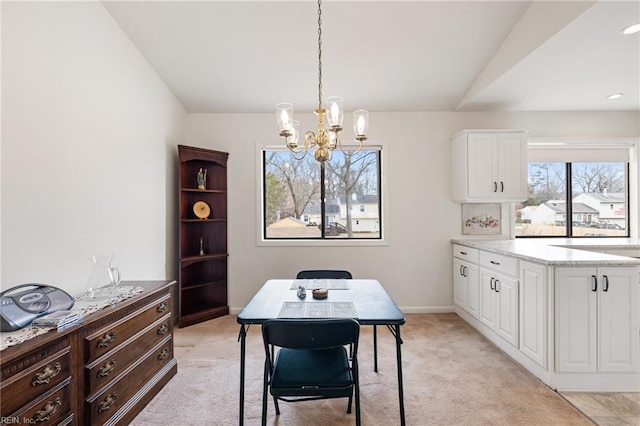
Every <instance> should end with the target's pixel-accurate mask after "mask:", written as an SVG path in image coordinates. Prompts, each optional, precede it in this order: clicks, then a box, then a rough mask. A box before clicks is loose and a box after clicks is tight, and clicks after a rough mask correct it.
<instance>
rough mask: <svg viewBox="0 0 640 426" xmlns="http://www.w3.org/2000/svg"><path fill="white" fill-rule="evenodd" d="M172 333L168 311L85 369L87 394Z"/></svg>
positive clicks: (91, 392) (101, 385) (105, 383)
mask: <svg viewBox="0 0 640 426" xmlns="http://www.w3.org/2000/svg"><path fill="white" fill-rule="evenodd" d="M171 333H172V322H171V314H170V313H168V314H166V315H165V316H163V317H162V318H160V319H159V320H158V321H156V322H154V323H153V324H150V325H149V326H147V327H146V328H144V329H143V330H141V331H140V332H139V333H138V334H136V335H134V336H133V338H132V339H130V340H129V341H128V342H125V344H123V345H120V346H118V347H117V348H116V349H115V350H113V351H111V352H109V353H107V354H105V355H104V356H102V357H100V358H98V359H97V360H96V361H94V362H93V363H91V364H88V365H87V366H86V367H85V369H86V372H85V389H86V394H88V395H91V394H93V393H94V392H95V391H96V390H98V389H99V388H101V387H103V386H105V385H107V384H108V383H109V382H110V381H111V380H113V379H114V378H115V377H117V376H118V375H119V374H120V373H121V372H122V371H124V370H126V369H127V368H128V367H129V366H130V365H131V364H133V363H134V362H135V361H137V360H138V359H140V357H142V356H143V355H144V354H145V353H146V352H147V351H148V350H149V348H151V347H153V346H155V345H156V344H157V343H158V342H160V341H161V340H162V339H164V338H165V337H166V336H170V335H171Z"/></svg>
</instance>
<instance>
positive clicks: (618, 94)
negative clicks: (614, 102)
mask: <svg viewBox="0 0 640 426" xmlns="http://www.w3.org/2000/svg"><path fill="white" fill-rule="evenodd" d="M621 97H622V93H614V94H613V95H609V96H607V99H618V98H621Z"/></svg>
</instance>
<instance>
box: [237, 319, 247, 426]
mask: <svg viewBox="0 0 640 426" xmlns="http://www.w3.org/2000/svg"><path fill="white" fill-rule="evenodd" d="M246 337H247V330H246V329H245V328H244V324H242V325H241V326H240V333H239V334H238V340H240V414H239V417H238V424H239V425H240V426H242V425H243V424H244V357H245V350H246V348H245V340H246Z"/></svg>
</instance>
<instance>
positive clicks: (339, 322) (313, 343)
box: [262, 318, 360, 352]
mask: <svg viewBox="0 0 640 426" xmlns="http://www.w3.org/2000/svg"><path fill="white" fill-rule="evenodd" d="M359 335H360V324H358V322H357V321H356V320H354V319H352V318H339V319H318V320H291V319H273V320H267V321H265V322H264V323H263V324H262V338H263V340H264V345H265V350H267V352H268V350H269V349H268V347H269V345H275V346H279V347H282V348H289V349H329V348H337V347H339V346H344V345H349V344H353V347H354V351H357V347H358V337H359Z"/></svg>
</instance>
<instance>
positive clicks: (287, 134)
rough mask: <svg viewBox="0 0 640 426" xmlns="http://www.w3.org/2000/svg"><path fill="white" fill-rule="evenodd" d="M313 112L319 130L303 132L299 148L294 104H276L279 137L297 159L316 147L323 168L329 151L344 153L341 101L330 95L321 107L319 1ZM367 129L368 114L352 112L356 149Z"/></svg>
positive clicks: (362, 141)
mask: <svg viewBox="0 0 640 426" xmlns="http://www.w3.org/2000/svg"><path fill="white" fill-rule="evenodd" d="M325 107H326V108H325ZM314 112H315V114H316V115H317V116H318V130H317V132H316V133H314V132H312V131H308V132H306V133H305V135H304V145H299V144H298V139H299V124H300V123H299V122H298V121H296V120H294V119H293V105H292V104H290V103H286V102H283V103H279V104H277V105H276V116H277V119H278V125H279V127H280V133H279V135H280V136H282V137H283V138H284V139H285V144H286V146H287V148H289V150H291V151H292V152H293V153H294V157H295V158H297V159H298V160H301V159H302V158H304V156H305V155H306V154H307V151H308V150H309V149H311V148H313V147H316V151H315V154H314V156H315V159H316V160H317V161H319V162H320V163H321V164H322V165H324V162H325V161H327V160H329V159H330V158H331V152H332V151H334V150H335V149H336V148H339V149H340V150H342V151H344V150H343V148H342V141H341V140H340V132H341V131H342V130H343V129H342V119H343V117H344V111H343V109H342V98H341V97H339V96H329V97H327V98H326V99H324V105H323V103H322V0H318V109H316V110H315V111H314ZM325 119H326V125H325ZM368 126H369V112H368V111H365V110H362V109H361V110H357V111H354V112H353V130H354V133H355V140H356V141H357V142H358V148H357V149H358V150H360V149H361V148H362V144H363V143H364V141H366V140H367V137H366V136H365V135H366V133H367V127H368Z"/></svg>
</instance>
